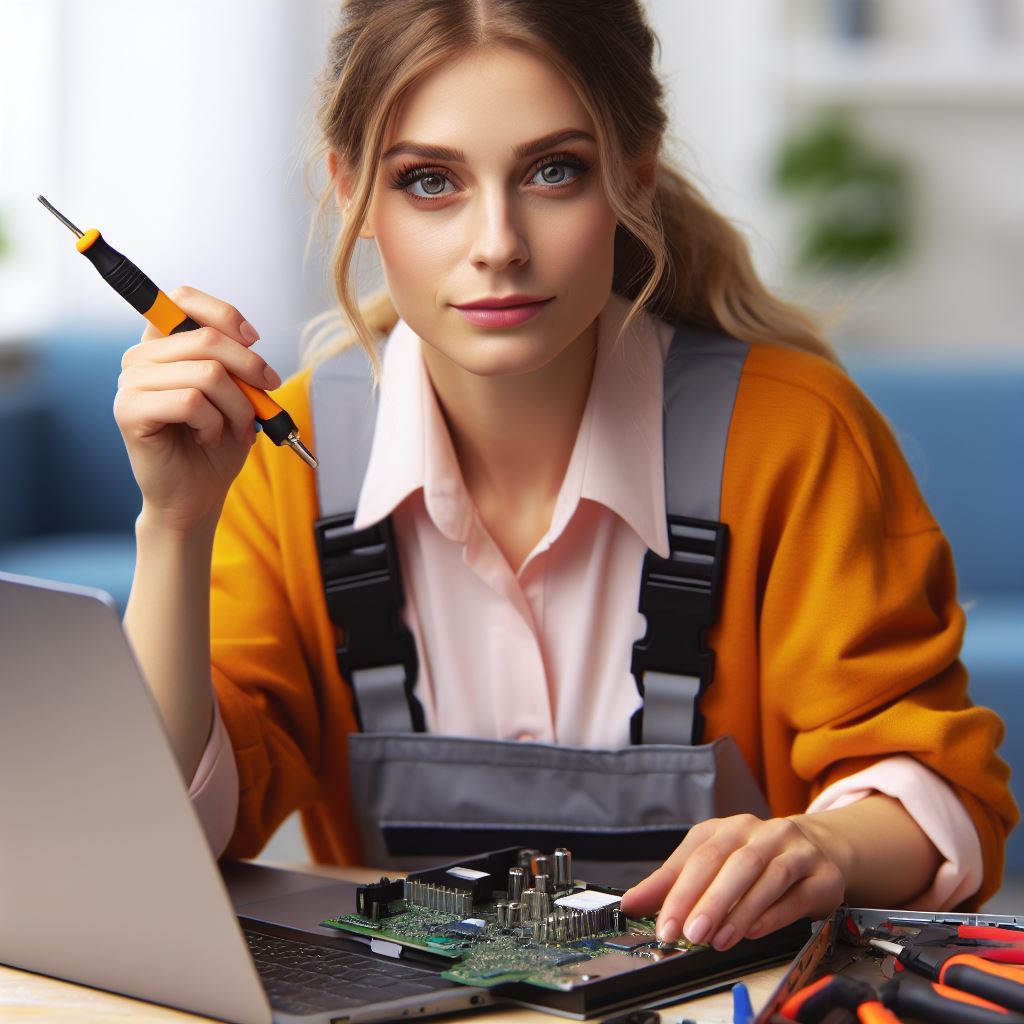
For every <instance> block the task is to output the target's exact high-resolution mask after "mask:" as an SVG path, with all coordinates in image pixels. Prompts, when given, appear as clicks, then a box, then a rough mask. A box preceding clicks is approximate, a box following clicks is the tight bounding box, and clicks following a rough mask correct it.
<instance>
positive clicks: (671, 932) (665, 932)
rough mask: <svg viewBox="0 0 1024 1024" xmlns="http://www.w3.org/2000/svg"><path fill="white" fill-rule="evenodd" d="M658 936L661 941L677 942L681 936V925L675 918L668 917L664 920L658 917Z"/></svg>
mask: <svg viewBox="0 0 1024 1024" xmlns="http://www.w3.org/2000/svg"><path fill="white" fill-rule="evenodd" d="M657 936H658V941H659V942H675V941H676V939H678V938H679V925H678V924H676V921H675V918H673V917H668V918H666V919H665V920H664V921H662V920H661V918H660V917H659V918H658V927H657Z"/></svg>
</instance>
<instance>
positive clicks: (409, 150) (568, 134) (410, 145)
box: [382, 128, 595, 163]
mask: <svg viewBox="0 0 1024 1024" xmlns="http://www.w3.org/2000/svg"><path fill="white" fill-rule="evenodd" d="M581 139H582V140H586V141H589V142H594V141H595V140H594V136H593V135H591V134H590V133H589V132H584V131H580V130H579V129H577V128H567V129H564V130H562V131H557V132H552V133H551V134H550V135H545V136H543V137H542V138H539V139H534V140H533V141H532V142H524V143H521V144H520V145H518V146H516V147H515V148H514V149H513V150H512V153H513V155H514V156H515V157H516V159H517V160H521V159H523V158H525V157H528V156H536V155H537V154H538V153H543V152H544V150H546V149H551V148H553V147H554V146H561V145H563V144H564V143H566V142H577V141H579V140H581ZM400 153H403V154H406V155H408V156H418V157H423V158H424V159H427V160H445V161H448V162H450V163H465V162H466V154H465V153H463V151H462V150H461V149H452V148H451V147H450V146H428V145H426V144H425V143H422V142H405V141H402V142H396V143H395V144H394V145H393V146H392V147H391V148H390V149H388V150H387V152H385V154H384V156H383V157H382V159H384V160H387V159H388V158H389V157H392V156H398V154H400Z"/></svg>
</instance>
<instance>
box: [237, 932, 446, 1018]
mask: <svg viewBox="0 0 1024 1024" xmlns="http://www.w3.org/2000/svg"><path fill="white" fill-rule="evenodd" d="M245 938H246V941H247V942H248V943H249V952H250V953H251V954H252V958H253V960H254V961H255V963H256V969H257V971H259V975H260V980H261V981H262V982H263V987H264V988H265V989H266V992H267V996H268V998H269V999H270V1005H271V1006H272V1007H273V1008H274V1009H275V1010H282V1011H284V1012H285V1013H295V1014H302V1013H316V1012H322V1011H325V1010H335V1009H346V1008H348V1007H354V1006H363V1005H365V1004H366V1003H379V1002H383V1001H385V1000H390V999H400V998H402V997H403V996H422V995H424V994H426V993H428V992H436V991H437V990H439V989H447V988H451V986H452V982H450V981H447V980H446V979H445V978H442V977H440V976H439V975H437V974H433V973H431V972H430V971H424V970H421V969H418V968H416V967H407V966H405V965H404V964H400V963H390V962H388V961H387V960H383V959H377V958H374V957H368V956H362V955H360V954H359V953H354V952H351V951H349V950H347V949H331V948H330V947H327V946H315V945H313V944H311V943H306V942H300V941H296V940H293V939H283V938H279V937H277V936H276V935H265V934H263V933H262V932H252V931H248V930H245Z"/></svg>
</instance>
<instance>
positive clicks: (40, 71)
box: [0, 0, 327, 372]
mask: <svg viewBox="0 0 1024 1024" xmlns="http://www.w3.org/2000/svg"><path fill="white" fill-rule="evenodd" d="M4 3H5V7H4V12H3V14H4V20H3V22H0V26H3V27H5V28H6V29H7V31H6V32H4V40H3V44H2V45H3V51H2V52H4V53H10V52H11V51H14V52H16V53H17V52H20V53H21V67H20V68H16V69H15V68H9V69H8V73H7V74H5V75H4V81H5V82H7V83H8V88H10V86H11V80H12V79H15V80H16V84H17V85H18V86H19V87H21V88H24V96H23V97H16V96H15V97H12V96H10V95H9V94H8V96H7V97H6V101H5V102H4V105H3V107H2V108H0V109H2V110H3V112H4V116H5V118H7V117H9V116H10V115H9V112H10V111H12V110H13V111H18V110H19V109H20V110H21V111H23V112H24V114H25V117H24V120H23V121H22V123H20V124H11V122H10V120H7V121H6V125H5V127H6V128H7V129H8V130H6V131H4V132H3V133H2V134H0V139H3V140H4V143H5V146H4V154H3V155H4V157H5V158H6V157H7V156H8V155H9V154H11V153H14V154H16V155H17V166H12V165H11V164H10V163H7V164H6V170H5V171H4V172H2V173H3V177H2V178H0V180H2V181H3V182H4V189H3V192H2V193H0V202H3V204H4V207H3V208H4V210H5V216H6V218H7V219H8V220H10V222H11V228H12V229H14V230H15V231H16V232H17V238H16V241H17V243H18V245H19V247H20V249H21V252H22V254H24V255H27V256H29V257H30V259H29V261H28V262H29V265H30V267H31V270H30V272H29V273H26V274H23V275H15V276H14V278H13V279H12V277H11V274H12V273H13V270H12V268H10V267H8V268H2V269H3V273H2V278H0V280H3V282H4V286H5V287H6V294H7V301H5V302H3V308H4V310H5V313H4V321H5V323H4V325H3V327H0V331H3V332H4V333H6V334H8V335H10V334H11V333H12V332H14V331H15V330H19V329H23V330H30V329H32V328H34V327H36V326H46V325H47V323H49V322H53V321H61V320H74V321H77V322H79V323H82V324H85V325H111V326H112V327H117V326H129V327H132V328H134V327H135V326H136V325H139V323H140V321H139V318H138V316H137V314H136V313H135V312H134V311H133V310H132V309H131V308H130V307H129V306H127V304H125V303H124V302H123V301H122V300H120V299H118V297H117V296H116V295H115V294H114V293H113V292H112V291H111V290H110V289H109V288H106V287H104V286H103V285H102V284H101V282H100V281H99V279H98V278H97V276H96V273H95V271H94V270H93V268H92V267H91V266H90V265H89V264H88V263H87V261H86V260H84V259H82V258H81V257H80V256H78V254H77V253H76V252H75V251H74V248H73V242H74V239H73V236H72V235H71V234H70V233H69V232H67V231H66V229H65V228H63V227H61V226H60V225H59V223H58V222H57V221H55V220H53V219H52V218H50V217H49V215H48V214H47V213H46V212H45V211H44V210H43V209H42V207H40V206H39V205H38V204H37V203H36V202H35V196H36V195H37V194H38V193H42V194H43V195H45V196H46V197H47V198H48V199H49V200H50V202H52V203H53V204H54V205H55V206H56V207H57V208H58V209H60V210H61V211H62V212H64V213H65V214H66V215H67V216H68V217H69V219H71V220H72V221H73V222H74V223H76V224H77V225H78V226H79V227H80V228H83V229H85V228H89V227H97V228H99V229H100V231H101V232H102V233H103V235H104V237H105V238H106V239H107V241H108V242H110V244H112V245H113V246H114V247H115V248H117V249H119V250H121V251H122V252H124V254H125V255H126V256H128V257H129V259H131V260H133V261H134V262H135V263H136V264H138V265H139V267H140V268H141V269H142V270H143V271H144V272H146V273H147V274H149V276H150V277H152V278H153V279H154V280H155V281H156V282H157V284H158V285H160V286H161V287H162V288H164V289H165V290H170V289H171V288H173V287H174V286H175V285H176V284H179V283H188V284H192V285H194V286H196V287H198V288H201V289H202V290H204V291H208V292H211V293H213V294H215V295H217V296H219V297H222V298H225V299H228V300H230V301H231V302H233V303H235V304H236V305H238V306H239V307H240V308H241V309H242V310H243V312H245V314H246V315H247V316H248V317H249V318H250V319H251V320H252V322H253V323H254V324H255V325H256V327H257V329H258V330H260V332H261V333H262V335H263V338H264V342H263V347H264V348H265V350H266V352H267V354H268V357H270V358H271V359H272V361H274V362H275V363H276V364H277V365H278V366H279V367H280V369H281V370H282V372H284V371H287V370H288V369H290V368H291V367H292V366H293V365H294V362H295V358H294V357H295V339H296V335H297V330H298V328H299V327H300V326H301V324H302V322H303V321H304V319H305V318H306V316H307V315H308V312H309V310H310V308H311V307H312V308H314V309H315V308H318V307H319V305H320V304H321V303H322V302H324V301H326V299H325V294H324V291H323V289H322V287H321V286H320V273H319V270H318V268H317V266H316V264H313V265H312V266H311V267H310V269H309V271H308V272H307V273H306V275H305V276H304V274H303V268H302V253H303V246H304V244H305V237H306V230H307V225H308V221H309V214H310V210H311V208H312V201H311V200H309V199H308V198H307V195H306V192H305V186H304V184H303V181H302V164H301V150H300V146H301V139H302V133H301V127H302V124H303V123H304V121H305V120H306V119H305V117H304V111H305V105H306V103H307V99H308V97H309V94H310V88H311V86H310V83H311V78H312V75H313V72H314V71H315V69H316V68H317V67H318V66H319V63H320V58H321V50H322V47H323V45H324V43H325V41H326V25H325V15H326V12H327V7H326V5H324V4H320V3H307V2H303V3H287V2H283V0H218V2H217V3H212V4H211V3H208V2H204V0H174V2H173V3H172V2H162V0H161V2H155V0H153V2H147V3H139V2H134V0H90V2H89V3H85V4H83V3H74V2H71V0H33V3H32V4H31V7H29V5H28V4H27V3H19V2H12V0H4ZM12 100H13V101H14V102H11V101H12ZM2 295H3V292H0V296H2ZM140 329H141V328H140Z"/></svg>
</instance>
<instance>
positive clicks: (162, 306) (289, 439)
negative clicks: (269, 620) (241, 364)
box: [36, 196, 317, 469]
mask: <svg viewBox="0 0 1024 1024" xmlns="http://www.w3.org/2000/svg"><path fill="white" fill-rule="evenodd" d="M36 198H37V199H38V200H39V202H41V203H42V204H43V206H45V207H46V208H47V209H48V210H49V211H50V213H52V214H53V215H54V216H55V217H56V218H57V219H58V220H59V221H60V222H61V223H62V224H65V225H67V227H69V228H70V229H71V230H72V231H73V232H74V233H75V234H76V235H77V236H78V241H77V242H76V243H75V248H76V249H77V250H78V251H79V252H80V253H81V254H82V255H83V256H85V257H87V258H88V259H89V260H90V261H91V263H92V265H93V266H94V267H95V268H96V269H97V270H98V271H99V272H100V277H102V278H103V280H104V281H106V282H107V284H109V285H110V287H111V288H113V289H114V291H115V292H117V293H118V295H120V296H121V297H122V298H124V299H126V300H127V301H128V302H129V303H130V304H131V305H132V306H134V307H135V308H136V309H137V310H138V311H139V312H140V313H141V314H142V315H143V316H144V317H145V318H146V319H147V320H148V321H149V322H150V323H151V324H152V325H153V326H154V327H155V328H156V329H157V330H158V331H161V332H162V333H163V334H166V335H171V334H180V333H181V332H182V331H194V330H196V329H198V328H199V327H200V326H201V325H200V324H197V323H196V322H195V320H193V319H192V318H191V317H190V316H189V315H188V314H187V313H185V312H184V311H183V310H181V309H179V308H178V307H177V306H176V305H175V304H174V303H173V302H172V301H171V300H170V299H169V298H168V297H167V295H166V294H165V293H164V292H162V291H161V290H160V289H159V288H158V287H157V286H156V285H155V284H154V283H153V282H152V281H151V280H150V279H149V278H148V277H147V276H146V275H145V274H144V273H143V272H142V271H141V270H139V268H138V267H137V266H135V264H134V263H132V262H131V260H129V259H128V258H127V257H126V256H123V255H121V253H119V252H118V251H117V250H116V249H114V248H112V247H111V246H110V245H108V244H107V242H106V241H104V239H103V236H102V235H101V234H100V233H99V232H98V231H97V230H96V229H95V228H90V229H89V230H88V231H81V230H79V229H78V228H76V227H75V225H74V224H72V223H71V221H69V220H68V219H67V217H65V216H64V215H63V214H62V213H61V212H60V211H59V210H56V209H54V208H53V207H52V206H51V205H50V204H49V203H48V202H47V201H46V200H45V199H44V198H43V197H42V196H37V197H36ZM231 379H232V380H233V381H234V382H235V383H236V384H237V385H238V386H239V387H240V388H241V389H242V392H243V393H244V394H245V397H246V398H248V399H249V402H250V403H251V404H252V407H253V411H254V412H255V414H256V422H257V423H258V424H259V425H260V427H261V428H262V430H263V433H264V434H266V435H267V437H269V438H270V440H271V441H273V442H274V444H276V445H282V444H286V445H288V447H289V448H291V450H292V451H293V452H295V454H296V455H298V456H299V458H301V459H302V460H303V461H304V462H305V463H307V464H308V465H309V466H311V467H312V468H313V469H316V467H317V461H316V458H315V457H314V456H313V453H312V452H311V451H310V450H309V449H308V448H307V447H306V446H305V445H304V444H303V443H302V442H301V441H300V440H299V430H298V427H296V426H295V421H294V420H293V419H292V418H291V416H289V415H288V413H287V412H285V410H284V409H282V408H281V406H279V405H278V404H277V402H275V401H274V400H273V399H272V398H271V397H270V396H269V395H268V394H267V393H266V392H265V391H261V390H260V389H259V388H256V387H253V386H252V385H251V384H247V383H246V382H245V381H244V380H239V378H238V377H236V376H235V375H234V374H232V375H231Z"/></svg>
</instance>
